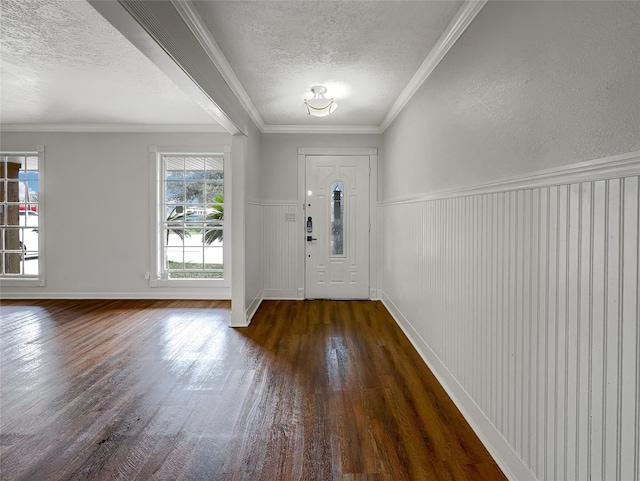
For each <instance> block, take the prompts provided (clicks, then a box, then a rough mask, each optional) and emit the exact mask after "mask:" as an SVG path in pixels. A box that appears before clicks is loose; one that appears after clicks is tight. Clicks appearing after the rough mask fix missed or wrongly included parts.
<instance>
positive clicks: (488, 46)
mask: <svg viewBox="0 0 640 481" xmlns="http://www.w3.org/2000/svg"><path fill="white" fill-rule="evenodd" d="M638 25H640V3H639V2H525V1H522V2H520V1H519V2H489V3H488V4H487V5H486V6H485V7H484V9H483V10H482V11H481V12H480V14H479V15H478V16H477V17H476V19H475V20H474V21H473V23H472V24H471V26H470V27H469V28H468V30H467V31H466V32H465V33H464V34H463V35H462V37H461V38H460V39H459V40H458V42H457V43H456V44H455V45H454V47H453V48H452V49H451V51H450V52H449V53H448V54H447V55H446V57H445V58H444V59H443V60H442V62H441V63H440V65H438V67H437V68H436V70H435V71H434V72H433V74H432V75H431V76H430V77H429V79H428V80H427V81H426V82H425V83H424V84H423V85H422V87H421V88H420V89H419V90H418V92H417V93H416V95H415V96H414V97H413V98H412V99H411V100H410V101H409V103H408V104H407V106H406V107H405V109H404V110H403V111H402V112H401V113H400V115H399V116H398V117H397V118H396V119H395V121H394V122H393V123H392V125H391V126H390V127H389V128H388V129H387V131H386V132H385V134H384V147H385V159H386V160H385V166H386V172H385V174H386V182H385V190H384V195H385V199H386V200H390V199H397V198H405V197H408V196H412V195H418V194H423V193H428V192H433V191H441V190H448V189H451V188H455V187H463V186H468V185H475V184H482V183H486V182H489V181H493V180H496V179H500V178H504V177H509V176H514V175H519V174H523V173H526V172H533V171H537V170H540V169H544V168H549V167H555V166H561V165H565V164H570V163H574V162H579V161H584V160H590V159H597V158H601V157H605V156H609V155H613V154H619V153H625V152H630V151H633V150H637V149H640V61H638V59H640V28H639V27H638Z"/></svg>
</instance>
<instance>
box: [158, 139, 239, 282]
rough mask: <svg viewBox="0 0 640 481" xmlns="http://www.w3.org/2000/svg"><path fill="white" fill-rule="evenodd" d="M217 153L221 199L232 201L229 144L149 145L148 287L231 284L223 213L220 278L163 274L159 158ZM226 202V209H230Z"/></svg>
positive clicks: (228, 232)
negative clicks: (220, 161)
mask: <svg viewBox="0 0 640 481" xmlns="http://www.w3.org/2000/svg"><path fill="white" fill-rule="evenodd" d="M205 154H206V155H220V154H222V156H223V169H224V199H225V204H227V203H230V201H231V147H230V146H228V145H225V146H211V147H208V148H193V147H158V146H155V145H151V146H149V160H150V161H151V189H150V192H151V205H150V207H151V232H150V240H151V256H150V269H149V286H151V287H188V288H215V287H225V288H228V287H231V245H232V242H231V221H230V219H229V216H228V215H225V217H224V221H223V224H222V226H223V227H222V229H223V232H224V247H223V251H222V252H223V254H222V259H223V260H222V262H223V273H222V276H223V279H167V278H163V275H162V240H161V238H160V236H161V235H163V234H162V223H163V221H164V199H163V198H162V196H163V192H164V189H163V181H164V171H163V163H162V157H163V156H165V155H205ZM230 211H231V209H227V206H226V205H225V212H230Z"/></svg>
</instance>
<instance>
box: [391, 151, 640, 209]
mask: <svg viewBox="0 0 640 481" xmlns="http://www.w3.org/2000/svg"><path fill="white" fill-rule="evenodd" d="M628 175H640V151H634V152H629V153H626V154H620V155H614V156H611V157H605V158H602V159H595V160H588V161H586V162H578V163H575V164H570V165H566V166H562V167H556V168H553V169H545V170H540V171H537V172H533V173H530V174H526V175H523V176H515V177H508V178H506V179H504V180H499V181H497V182H490V183H488V184H480V185H474V186H469V187H462V188H460V189H453V190H447V191H441V192H434V193H430V194H423V195H419V196H414V197H407V198H400V199H393V200H387V201H383V202H380V203H379V204H378V205H382V206H385V205H396V204H411V203H415V202H425V201H432V200H439V199H449V198H453V197H466V196H470V195H479V194H490V193H496V192H509V191H513V190H527V189H535V188H538V187H548V186H553V185H565V184H574V183H579V182H590V181H596V180H607V179H614V178H618V177H622V176H628Z"/></svg>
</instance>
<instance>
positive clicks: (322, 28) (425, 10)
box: [193, 0, 463, 126]
mask: <svg viewBox="0 0 640 481" xmlns="http://www.w3.org/2000/svg"><path fill="white" fill-rule="evenodd" d="M462 3H463V2H461V1H443V2H436V1H325V0H315V1H314V0H311V1H300V0H293V1H270V0H263V1H252V2H247V1H227V0H223V1H217V0H206V1H198V0H195V1H193V5H194V6H195V7H196V9H197V10H198V13H199V14H200V16H201V17H202V19H203V21H204V23H205V24H206V26H207V28H208V29H209V31H210V32H211V34H212V36H213V38H214V39H215V40H216V43H217V44H218V46H219V47H220V49H221V50H222V52H223V53H224V55H225V57H226V58H227V60H228V62H229V64H230V65H231V67H232V69H233V71H234V73H235V74H236V76H237V77H238V79H239V81H240V83H241V84H242V86H243V87H244V89H245V90H246V92H247V94H248V95H249V97H250V99H251V101H252V103H253V104H254V106H255V107H256V109H257V110H258V112H259V113H260V115H261V116H262V118H263V120H264V122H265V123H266V124H270V125H314V124H323V125H326V124H335V125H365V126H374V125H375V126H377V125H380V124H381V123H382V121H383V119H384V117H385V116H386V114H387V113H388V112H389V110H390V108H391V107H392V105H393V104H394V102H395V101H396V99H397V98H398V96H399V95H400V93H401V92H402V91H403V89H404V88H405V87H406V86H407V84H408V82H409V80H410V79H411V77H412V76H413V75H414V74H415V73H416V70H417V69H418V67H420V65H421V64H422V62H423V61H424V59H425V57H426V56H427V55H428V54H429V52H430V51H431V49H432V48H433V46H434V44H435V43H436V42H437V41H438V39H439V38H440V36H441V35H442V33H443V32H444V30H445V29H446V27H447V26H448V24H449V23H450V21H451V19H452V18H453V17H454V15H455V14H456V12H457V11H458V10H459V9H460V7H461V5H462ZM318 84H320V85H325V86H326V87H327V89H328V92H327V96H328V97H334V98H335V99H336V101H337V102H338V109H337V110H336V112H335V113H334V114H332V115H331V116H330V117H327V118H322V119H317V118H313V117H309V116H308V115H307V113H306V110H305V108H304V104H303V100H304V99H305V98H310V97H311V94H310V92H309V88H310V87H311V86H312V85H318Z"/></svg>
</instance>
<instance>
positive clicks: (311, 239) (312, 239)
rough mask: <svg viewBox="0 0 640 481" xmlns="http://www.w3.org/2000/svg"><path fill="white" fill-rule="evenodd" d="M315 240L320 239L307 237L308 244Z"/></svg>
mask: <svg viewBox="0 0 640 481" xmlns="http://www.w3.org/2000/svg"><path fill="white" fill-rule="evenodd" d="M314 240H318V239H316V238H315V237H311V236H310V235H308V236H307V242H311V241H314Z"/></svg>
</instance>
